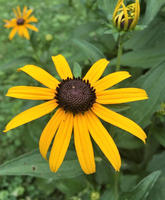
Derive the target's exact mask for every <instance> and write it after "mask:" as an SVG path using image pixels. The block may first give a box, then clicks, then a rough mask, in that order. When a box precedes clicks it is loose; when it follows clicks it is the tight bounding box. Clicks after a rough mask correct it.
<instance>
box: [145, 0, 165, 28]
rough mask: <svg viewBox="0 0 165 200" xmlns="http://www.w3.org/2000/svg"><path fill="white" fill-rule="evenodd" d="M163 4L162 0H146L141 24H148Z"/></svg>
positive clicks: (164, 3)
mask: <svg viewBox="0 0 165 200" xmlns="http://www.w3.org/2000/svg"><path fill="white" fill-rule="evenodd" d="M164 5H165V1H164V0H157V1H155V0H150V1H147V7H146V12H145V15H144V19H143V24H144V25H148V24H149V23H150V22H151V21H152V20H153V19H154V18H155V16H156V15H157V13H158V12H159V10H160V9H161V7H163V6H164Z"/></svg>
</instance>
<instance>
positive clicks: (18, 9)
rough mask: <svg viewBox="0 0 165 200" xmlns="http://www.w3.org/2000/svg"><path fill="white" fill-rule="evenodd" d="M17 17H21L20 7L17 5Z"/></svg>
mask: <svg viewBox="0 0 165 200" xmlns="http://www.w3.org/2000/svg"><path fill="white" fill-rule="evenodd" d="M17 12H18V18H22V14H21V10H20V7H19V6H17Z"/></svg>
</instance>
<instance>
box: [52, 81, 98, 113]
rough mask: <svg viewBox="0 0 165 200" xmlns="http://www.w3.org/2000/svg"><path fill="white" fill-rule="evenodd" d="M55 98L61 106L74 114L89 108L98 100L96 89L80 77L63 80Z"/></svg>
mask: <svg viewBox="0 0 165 200" xmlns="http://www.w3.org/2000/svg"><path fill="white" fill-rule="evenodd" d="M56 91H57V93H56V94H55V99H56V100H57V103H58V105H59V107H62V108H63V109H64V110H65V111H71V112H72V113H74V114H77V113H81V112H85V111H87V110H89V109H90V108H91V107H92V106H93V104H94V103H95V100H96V93H95V89H94V88H93V87H91V85H90V83H89V81H88V80H87V81H86V80H82V79H81V78H80V77H78V78H75V77H73V79H71V78H67V79H65V80H63V81H62V82H61V83H60V84H59V85H58V87H57V88H56Z"/></svg>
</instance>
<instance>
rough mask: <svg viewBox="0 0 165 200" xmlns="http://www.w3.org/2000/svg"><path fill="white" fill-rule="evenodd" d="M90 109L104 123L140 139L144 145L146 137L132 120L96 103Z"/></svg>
mask: <svg viewBox="0 0 165 200" xmlns="http://www.w3.org/2000/svg"><path fill="white" fill-rule="evenodd" d="M91 109H92V110H93V112H94V113H95V114H96V115H97V116H98V117H100V118H101V119H103V120H104V121H106V122H108V123H110V124H112V125H114V126H117V127H119V128H121V129H123V130H125V131H128V132H129V133H131V134H133V135H135V136H136V137H138V138H140V139H141V140H142V141H143V142H144V143H145V139H146V137H147V136H146V134H145V132H144V131H143V130H142V129H141V128H140V126H139V125H137V124H136V123H135V122H133V121H132V120H130V119H128V118H126V117H124V116H122V115H120V114H118V113H115V112H113V111H111V110H109V109H108V108H105V107H104V106H102V105H100V104H98V103H95V104H94V105H93V107H92V108H91Z"/></svg>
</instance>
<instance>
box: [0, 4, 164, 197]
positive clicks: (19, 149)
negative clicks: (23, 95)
mask: <svg viewBox="0 0 165 200" xmlns="http://www.w3.org/2000/svg"><path fill="white" fill-rule="evenodd" d="M0 2H2V3H3V4H4V5H6V6H5V8H6V11H5V12H4V10H3V9H2V7H1V8H0V11H1V13H2V15H1V16H2V17H3V18H8V19H9V18H10V16H11V10H12V8H13V7H16V6H17V5H18V0H14V1H12V2H10V3H9V2H6V1H4V0H0ZM26 2H27V5H29V6H32V7H34V14H35V16H36V17H37V18H38V20H39V23H38V27H39V30H40V31H39V33H35V32H33V33H32V34H31V39H30V41H25V40H22V39H20V38H18V37H16V36H15V38H14V39H13V40H12V41H11V42H10V41H8V38H7V35H8V34H9V30H5V29H3V28H1V29H0V33H1V37H0V41H1V43H2V45H0V61H1V63H2V64H1V66H0V85H1V87H0V102H1V103H0V110H1V113H0V130H3V129H4V127H5V125H6V124H7V122H8V121H9V120H10V119H12V118H13V116H15V115H16V114H17V113H19V112H20V111H22V110H25V109H27V108H29V107H32V106H33V105H36V104H37V103H38V102H36V101H35V102H33V101H22V100H14V99H12V98H5V93H6V91H7V89H8V88H10V87H12V86H15V85H33V86H39V83H37V82H36V81H35V80H33V79H31V78H30V77H28V76H27V75H26V74H23V73H21V76H20V74H18V73H16V69H17V68H18V67H22V66H23V65H24V64H36V65H38V66H40V67H42V68H44V69H45V70H47V71H48V72H50V73H51V74H52V75H54V76H55V77H56V78H59V77H58V75H57V73H56V71H55V70H54V66H53V62H52V61H51V56H52V55H56V54H58V53H61V54H63V55H64V56H65V57H67V60H68V62H69V64H70V66H71V68H72V70H73V73H74V75H75V76H77V75H79V74H80V73H82V75H84V74H85V72H86V71H87V70H88V69H89V66H91V63H94V62H95V61H97V60H98V59H100V58H103V57H106V58H107V59H108V60H110V64H109V66H108V67H107V69H106V70H105V72H104V74H103V76H105V75H107V74H108V73H110V72H113V71H114V67H115V65H116V61H117V59H116V55H117V48H118V43H117V37H118V33H113V34H104V32H105V28H104V26H103V25H102V22H107V23H108V19H110V18H111V16H112V13H113V10H114V8H115V5H116V3H117V0H97V1H92V0H91V1H87V0H81V1H76V0H75V1H74V0H73V1H71V0H70V1H66V0H65V1H57V2H56V3H55V2H52V1H42V2H40V1H39V2H38V1H31V0H30V1H26ZM124 2H125V3H126V2H128V3H130V1H128V0H127V1H126V0H125V1H124ZM140 3H141V17H140V20H139V24H141V25H145V26H146V28H145V29H144V30H143V31H134V32H129V33H127V34H125V35H124V37H125V39H124V41H125V42H124V49H123V55H122V57H121V65H122V67H121V70H126V71H129V72H130V74H131V75H132V77H131V78H129V79H128V80H125V81H123V82H122V83H121V84H119V87H138V88H142V89H145V90H146V92H147V94H148V96H149V99H148V100H146V101H141V102H134V103H129V105H126V104H124V105H120V106H111V107H109V108H110V109H112V110H115V111H116V112H120V113H122V114H123V115H124V116H127V117H128V118H130V119H132V120H133V121H135V122H136V123H137V124H139V125H140V126H141V127H142V128H143V129H144V130H145V132H146V134H147V135H148V139H147V142H146V144H145V145H144V144H143V143H142V142H141V141H140V140H139V139H137V138H135V137H134V136H132V135H131V134H129V133H127V132H124V131H122V130H120V129H118V128H115V129H114V134H113V135H112V136H113V139H114V141H115V143H116V145H117V147H118V148H119V151H120V154H121V157H122V167H121V171H120V172H119V173H116V172H114V170H113V169H112V167H111V166H110V163H109V162H108V161H107V160H106V158H105V157H104V155H103V154H102V152H101V151H100V149H99V148H98V147H97V145H96V144H95V143H94V141H92V142H93V146H94V150H95V156H96V165H97V171H96V173H95V174H92V175H88V176H87V175H85V174H84V173H83V172H82V170H81V168H80V165H79V162H78V159H77V156H76V153H75V148H74V143H73V140H72V141H71V144H70V146H69V150H68V152H67V155H66V157H65V160H64V162H63V164H62V166H61V167H60V169H59V171H58V172H57V173H52V172H51V171H50V169H49V165H48V162H47V161H45V160H44V159H43V158H42V156H41V155H40V153H39V151H38V149H37V148H38V141H39V137H40V134H41V132H42V130H43V128H44V126H45V125H46V123H47V122H48V120H49V119H50V116H49V115H47V116H45V117H43V118H41V119H38V120H36V121H34V122H30V123H28V124H26V125H24V126H21V127H19V128H17V129H15V130H11V131H9V132H8V133H6V134H4V133H2V131H1V139H0V141H1V145H0V150H1V152H3V154H1V157H0V158H1V159H0V163H1V164H2V163H5V164H3V165H1V166H0V175H1V176H2V177H1V186H0V199H2V200H3V199H4V200H14V199H22V200H23V199H36V200H37V199H50V200H51V199H57V200H63V199H65V200H69V199H72V200H88V199H89V200H90V199H91V200H97V199H100V200H108V199H112V200H116V199H119V200H126V199H127V200H145V199H146V200H155V199H159V200H164V199H165V191H164V188H165V160H164V156H165V134H164V130H165V117H164V104H162V102H163V101H164V100H165V93H164V89H165V86H164V80H165V35H164V31H165V24H164V21H165V3H164V0H159V1H158V2H157V3H155V0H150V1H145V0H141V2H140ZM24 4H25V1H23V2H19V5H20V6H22V7H23V6H24ZM0 26H3V23H2V22H0ZM48 34H49V35H48ZM128 38H129V39H128ZM13 51H14V54H13ZM75 61H76V62H78V63H79V64H80V65H81V67H80V66H79V65H78V64H77V63H75ZM103 123H104V125H105V127H106V129H107V130H108V131H109V133H110V134H111V130H112V127H111V125H109V124H107V123H105V122H103ZM72 139H73V138H72ZM34 149H35V150H34ZM25 152H29V153H26V154H25V155H22V154H23V153H25ZM20 155H22V156H20ZM17 156H18V157H17ZM16 157H17V158H16ZM13 158H14V159H13ZM9 175H10V176H9ZM16 175H17V176H16ZM18 175H19V176H18ZM25 175H26V176H25ZM5 176H7V177H5ZM34 177H35V178H34ZM43 191H44V192H43Z"/></svg>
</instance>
